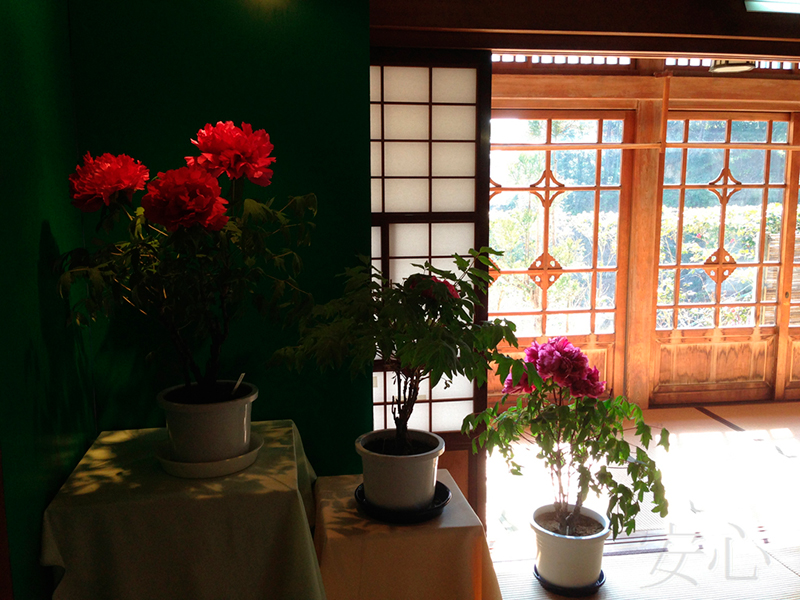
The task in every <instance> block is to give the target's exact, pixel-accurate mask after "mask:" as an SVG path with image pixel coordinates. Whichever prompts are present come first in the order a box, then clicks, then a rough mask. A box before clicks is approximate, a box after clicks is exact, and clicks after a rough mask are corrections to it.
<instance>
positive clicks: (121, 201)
mask: <svg viewBox="0 0 800 600" xmlns="http://www.w3.org/2000/svg"><path fill="white" fill-rule="evenodd" d="M192 143H193V144H194V145H195V146H197V148H198V149H199V151H200V154H199V156H188V157H186V159H185V160H186V165H185V166H183V167H180V168H177V169H173V170H168V171H165V172H160V173H158V175H157V176H156V177H153V178H150V171H149V169H148V168H147V167H146V166H145V165H143V164H142V163H141V162H140V161H138V160H135V159H133V158H131V157H129V156H127V155H125V154H121V155H118V156H114V155H111V154H102V155H100V156H96V157H93V156H91V154H89V153H87V154H86V156H85V157H84V163H83V165H79V166H78V167H77V169H76V171H75V173H73V174H72V175H70V177H69V183H70V196H71V198H72V202H73V204H74V205H75V206H76V207H77V208H78V209H80V210H81V211H84V212H87V213H88V212H92V213H99V223H98V231H99V230H101V229H103V230H105V231H106V234H107V235H106V237H113V232H117V231H119V230H120V228H121V226H119V225H115V224H116V223H117V222H118V221H119V220H120V218H122V219H124V220H125V222H126V224H127V226H126V227H125V230H124V235H123V236H122V239H119V240H112V241H105V242H100V243H99V245H97V246H96V247H94V248H91V249H86V248H78V249H75V250H72V251H70V252H68V253H66V254H65V255H64V256H63V257H62V260H61V265H60V266H61V271H62V275H61V277H60V281H59V286H60V290H61V293H62V295H64V296H66V297H68V298H71V300H72V301H73V302H72V314H73V317H74V320H75V321H76V322H77V323H78V324H84V323H89V322H92V321H95V320H96V319H97V318H98V317H99V316H100V315H108V314H110V313H112V312H113V310H114V307H115V306H116V305H119V304H123V305H128V306H131V307H133V308H135V309H136V310H138V311H139V312H141V313H143V314H144V315H146V316H147V317H148V318H150V319H153V320H155V321H156V322H157V323H158V324H159V325H160V326H161V328H162V329H163V331H164V332H165V334H166V336H167V337H168V338H169V340H171V342H172V346H173V348H174V356H175V357H176V359H177V360H176V365H177V367H178V369H179V371H180V373H181V375H182V379H183V383H182V384H181V385H178V386H175V387H173V388H169V389H167V390H164V391H163V392H161V393H160V394H159V395H158V400H159V403H160V404H161V406H162V407H163V408H164V409H165V411H166V414H167V429H168V430H169V436H170V442H171V444H172V454H173V458H174V459H175V460H176V461H178V462H187V463H198V462H215V461H224V460H226V459H230V458H233V457H237V456H241V455H242V454H243V453H247V451H248V448H249V447H250V408H251V403H252V402H253V400H255V399H256V397H257V396H258V389H257V388H256V386H254V385H252V384H247V383H241V377H240V378H239V381H238V382H236V381H230V380H225V379H221V377H222V374H221V373H220V355H221V351H222V347H223V344H224V343H225V341H226V340H227V338H228V333H229V331H230V324H231V322H232V321H233V320H234V319H236V318H237V317H238V316H239V315H240V314H241V313H242V310H243V308H244V306H245V303H246V302H247V301H248V299H250V300H252V301H253V303H254V304H255V306H256V308H257V309H259V310H260V311H261V312H262V313H264V314H267V313H271V312H274V311H276V310H278V309H279V307H280V306H281V304H282V303H283V302H286V301H287V300H295V301H299V300H300V299H302V298H303V297H304V294H303V292H301V290H300V288H299V287H298V285H297V282H296V279H295V278H296V275H297V274H298V272H299V271H300V268H301V261H300V257H299V256H298V254H297V248H298V247H300V246H304V245H308V244H309V242H310V238H309V234H310V231H311V228H312V226H313V223H312V222H311V219H312V218H313V216H314V215H315V214H316V197H315V196H314V195H313V194H307V195H304V196H295V197H290V198H289V199H288V201H286V202H285V203H282V204H279V203H275V201H274V200H269V201H267V202H264V201H260V200H253V199H250V198H245V194H244V184H245V179H247V180H249V181H250V182H252V183H254V184H256V185H258V186H261V187H265V186H268V185H269V184H270V183H271V180H272V174H273V172H272V169H271V168H269V167H270V165H271V164H272V163H273V162H274V161H275V157H274V156H271V152H272V150H273V145H272V144H271V143H270V141H269V135H268V134H267V133H266V131H264V130H263V129H262V130H257V131H253V129H252V126H251V125H250V124H248V123H242V126H241V127H237V126H235V125H234V124H233V123H232V122H230V121H228V122H221V121H220V122H218V123H217V124H216V125H211V124H207V125H205V127H203V128H202V129H200V131H198V133H197V139H196V140H192ZM223 174H224V175H225V176H226V177H225V178H226V179H227V181H228V182H229V187H228V190H227V193H226V194H225V197H223V192H222V188H221V181H220V179H221V177H222V176H223ZM138 191H144V192H145V193H144V194H143V196H142V197H141V200H140V202H139V203H138V204H137V203H136V202H134V200H133V198H134V193H135V192H138ZM78 286H80V292H78V291H77V290H76V287H78ZM201 357H202V358H201Z"/></svg>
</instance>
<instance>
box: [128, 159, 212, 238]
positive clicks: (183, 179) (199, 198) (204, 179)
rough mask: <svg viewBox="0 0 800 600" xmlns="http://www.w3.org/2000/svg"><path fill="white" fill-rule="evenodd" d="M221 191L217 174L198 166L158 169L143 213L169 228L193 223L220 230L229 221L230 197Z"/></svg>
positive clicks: (189, 225)
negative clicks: (221, 195)
mask: <svg viewBox="0 0 800 600" xmlns="http://www.w3.org/2000/svg"><path fill="white" fill-rule="evenodd" d="M220 191H221V190H220V187H219V183H218V182H217V180H216V178H215V177H214V176H213V175H211V174H210V173H208V172H207V171H205V170H203V169H200V168H197V167H181V168H180V169H173V170H171V171H167V172H166V173H159V174H158V179H155V180H153V181H151V182H150V183H149V184H148V185H147V194H145V195H144V197H143V198H142V208H144V216H145V217H147V219H149V220H150V221H152V222H153V223H159V224H160V225H164V226H165V227H166V228H167V229H168V230H169V231H175V230H176V229H178V227H191V226H192V225H201V226H202V227H205V228H206V229H208V230H209V231H219V230H220V229H222V228H223V227H224V226H225V224H226V223H227V222H228V217H227V216H226V215H225V210H226V204H227V203H228V201H227V200H225V199H224V198H221V197H220Z"/></svg>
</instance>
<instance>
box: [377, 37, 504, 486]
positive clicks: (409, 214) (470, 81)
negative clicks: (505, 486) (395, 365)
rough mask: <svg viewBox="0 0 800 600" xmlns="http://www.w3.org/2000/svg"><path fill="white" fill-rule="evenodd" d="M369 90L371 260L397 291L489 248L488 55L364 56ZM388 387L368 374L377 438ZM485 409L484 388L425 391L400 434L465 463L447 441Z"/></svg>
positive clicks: (385, 376) (384, 422) (387, 410)
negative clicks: (432, 437) (418, 274)
mask: <svg viewBox="0 0 800 600" xmlns="http://www.w3.org/2000/svg"><path fill="white" fill-rule="evenodd" d="M370 81H371V92H370V110H371V136H370V137H371V140H370V143H371V150H372V161H371V168H372V240H373V243H372V259H373V262H374V264H375V265H376V266H377V267H379V268H380V269H381V270H382V272H383V273H384V274H386V275H388V277H389V278H390V279H392V280H393V281H396V282H400V281H402V280H403V279H405V278H406V277H408V275H409V274H411V273H413V272H415V270H416V269H415V267H413V266H412V265H413V264H421V263H424V262H425V261H426V260H428V261H430V262H431V263H432V264H434V265H436V266H447V267H450V266H451V265H452V259H451V258H450V257H451V255H452V254H453V253H456V252H457V253H459V254H466V252H467V251H468V250H469V249H470V248H472V247H476V248H477V247H481V246H486V245H488V239H489V235H488V214H489V210H488V207H489V199H488V188H489V120H490V117H491V108H490V102H491V89H490V86H491V56H490V54H489V53H488V52H428V51H424V52H423V51H418V52H417V51H414V52H408V51H402V52H399V51H397V50H395V49H373V51H372V65H371V67H370ZM478 317H479V318H485V317H486V313H485V311H484V312H483V314H480V315H478ZM393 386H394V382H393V380H392V376H391V374H389V373H383V372H381V371H380V370H379V367H378V368H376V371H375V374H374V388H373V389H374V404H373V407H374V426H375V428H376V429H380V428H384V427H390V428H391V427H394V422H393V419H392V413H391V398H392V390H393ZM485 403H486V392H485V389H482V390H479V389H475V388H474V386H473V385H472V383H470V382H469V381H466V380H456V381H454V382H453V384H452V385H451V386H450V387H448V388H446V389H445V387H444V385H439V386H437V387H435V388H433V389H431V388H430V386H428V387H427V389H423V390H422V391H421V393H420V399H419V400H418V402H417V405H416V406H415V408H414V414H413V416H412V418H411V421H410V423H409V426H410V427H413V428H416V429H426V430H430V431H436V432H437V433H440V434H441V433H442V432H445V436H444V437H445V440H446V443H447V446H448V453H450V456H451V457H453V456H455V454H453V453H454V452H456V451H458V449H459V448H461V449H462V454H464V455H465V458H466V454H468V452H469V451H468V450H467V448H468V440H466V438H464V437H463V436H461V434H460V433H455V432H457V431H458V430H459V429H460V426H461V420H462V419H463V417H464V416H465V415H466V414H468V413H470V412H472V411H473V410H476V409H482V408H483V407H484V406H485ZM448 432H451V433H448ZM460 462H461V463H462V466H461V467H459V466H457V465H455V464H453V465H451V471H452V469H454V468H455V469H460V468H462V467H463V469H464V473H463V477H462V481H463V480H464V478H466V474H467V469H468V468H469V470H474V469H475V468H476V467H475V465H474V464H473V463H474V461H472V460H470V461H467V460H463V461H460ZM468 462H469V463H470V465H469V467H468V465H467V463H468ZM454 476H456V478H457V480H458V473H454ZM469 479H470V486H469V487H470V488H474V481H475V478H472V477H470V478H469ZM465 491H466V490H465ZM476 494H477V492H476V491H475V489H471V490H470V496H471V497H472V498H473V499H475V497H476Z"/></svg>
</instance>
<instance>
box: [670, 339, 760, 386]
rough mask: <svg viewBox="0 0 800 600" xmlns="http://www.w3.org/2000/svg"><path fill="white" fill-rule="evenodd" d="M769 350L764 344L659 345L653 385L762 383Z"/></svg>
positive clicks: (745, 342) (747, 342) (743, 342)
mask: <svg viewBox="0 0 800 600" xmlns="http://www.w3.org/2000/svg"><path fill="white" fill-rule="evenodd" d="M770 346H772V344H768V342H767V341H766V340H761V341H756V342H750V341H742V342H728V343H726V342H710V343H707V344H683V345H662V346H661V347H660V350H659V354H658V356H659V364H658V367H657V370H656V372H657V384H658V385H662V386H663V385H694V384H714V383H734V382H759V383H760V382H766V381H767V374H768V373H767V364H768V363H767V360H768V354H771V353H770V352H769V347H770ZM772 361H774V356H773V357H772V358H771V360H770V362H772Z"/></svg>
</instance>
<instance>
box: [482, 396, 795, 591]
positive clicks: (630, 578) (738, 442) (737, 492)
mask: <svg viewBox="0 0 800 600" xmlns="http://www.w3.org/2000/svg"><path fill="white" fill-rule="evenodd" d="M645 418H646V421H647V422H648V423H649V424H650V425H652V426H654V427H658V428H660V427H662V426H663V427H667V429H669V430H670V432H671V434H672V436H671V446H672V447H671V449H670V451H669V452H661V451H660V449H659V452H657V453H656V454H655V455H654V456H655V458H656V460H657V462H658V464H659V466H660V467H661V469H662V471H663V473H664V484H665V487H666V489H667V498H668V499H669V502H670V513H669V515H668V516H667V517H666V518H665V519H661V518H660V517H658V516H657V515H654V514H652V513H647V514H644V515H642V518H641V519H639V520H638V521H637V524H638V526H637V532H636V534H634V536H632V537H631V538H626V539H623V538H618V539H617V540H616V541H615V542H611V541H609V542H608V543H607V544H606V548H605V556H604V558H603V571H604V573H605V575H606V584H605V585H604V586H603V587H602V588H601V589H600V591H599V592H598V594H597V595H596V596H594V598H597V599H598V600H602V599H608V600H650V599H653V600H656V599H658V600H663V599H672V598H674V599H676V600H694V599H697V600H716V599H719V600H723V599H724V600H750V599H753V600H800V517H798V516H797V508H800V500H798V499H800V403H792V404H773V405H760V406H754V405H749V406H741V405H740V406H715V407H709V408H707V409H696V408H678V409H655V410H650V411H646V414H645ZM522 454H523V456H524V457H525V458H524V461H525V463H526V475H525V476H524V477H513V476H511V475H508V474H507V470H506V467H505V463H504V462H503V461H502V459H501V458H500V457H497V456H496V457H490V459H489V465H488V469H487V472H488V477H489V482H488V490H489V491H488V494H489V496H488V502H487V521H488V523H487V535H488V537H489V543H490V547H491V548H492V556H493V559H494V561H495V569H496V571H497V575H498V579H499V581H500V587H501V589H502V591H503V598H504V600H521V599H523V598H524V599H540V598H560V597H561V596H557V595H555V594H551V593H548V592H545V591H544V590H543V589H542V588H541V587H540V586H539V584H538V583H537V582H536V581H535V579H534V578H533V574H532V571H533V558H534V556H535V538H534V536H533V534H532V532H531V531H530V527H529V525H528V523H529V520H530V514H531V512H532V510H533V508H535V507H536V506H539V505H540V504H545V503H547V502H548V501H549V502H552V498H551V497H550V496H551V491H550V489H551V488H550V481H549V476H548V475H547V473H546V472H545V471H544V469H543V468H542V467H541V465H540V464H539V463H538V461H537V460H536V458H535V456H534V453H533V452H527V454H526V453H525V451H523V453H522ZM587 504H589V505H590V506H593V507H595V508H597V507H599V508H600V510H604V508H603V506H602V501H601V500H597V499H594V500H593V502H588V503H587Z"/></svg>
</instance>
